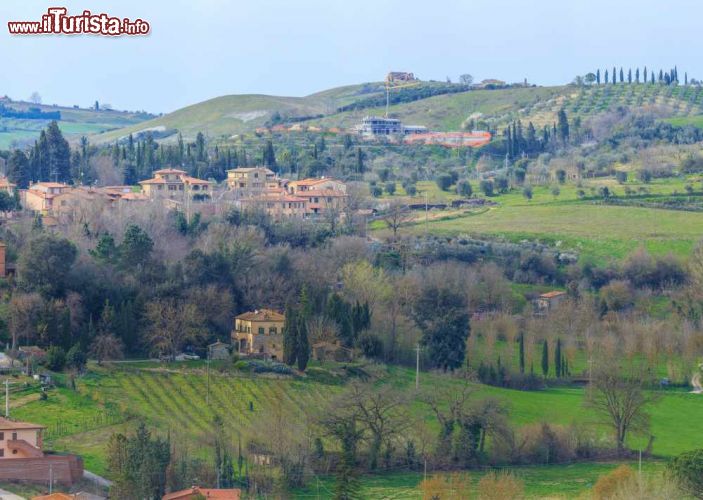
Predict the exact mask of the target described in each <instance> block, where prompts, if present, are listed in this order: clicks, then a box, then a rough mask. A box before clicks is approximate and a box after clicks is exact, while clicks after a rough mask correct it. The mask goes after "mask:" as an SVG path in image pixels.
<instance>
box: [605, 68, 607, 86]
mask: <svg viewBox="0 0 703 500" xmlns="http://www.w3.org/2000/svg"><path fill="white" fill-rule="evenodd" d="M605 83H608V70H607V69H606V70H605Z"/></svg>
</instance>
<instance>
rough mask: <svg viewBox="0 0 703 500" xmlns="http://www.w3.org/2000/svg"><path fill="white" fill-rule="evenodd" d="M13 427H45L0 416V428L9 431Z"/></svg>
mask: <svg viewBox="0 0 703 500" xmlns="http://www.w3.org/2000/svg"><path fill="white" fill-rule="evenodd" d="M13 429H46V427H45V426H43V425H39V424H31V423H29V422H15V421H14V420H10V419H9V418H5V417H0V430H2V431H11V430H13Z"/></svg>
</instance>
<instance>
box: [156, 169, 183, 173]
mask: <svg viewBox="0 0 703 500" xmlns="http://www.w3.org/2000/svg"><path fill="white" fill-rule="evenodd" d="M154 173H155V174H185V173H186V171H185V170H178V169H177V168H162V169H161V170H155V171H154Z"/></svg>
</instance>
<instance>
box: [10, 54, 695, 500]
mask: <svg viewBox="0 0 703 500" xmlns="http://www.w3.org/2000/svg"><path fill="white" fill-rule="evenodd" d="M618 69H620V68H618ZM645 71H646V70H645V69H644V68H642V71H641V72H640V69H639V68H635V69H634V70H622V69H621V70H620V71H615V70H614V69H611V68H608V69H607V70H595V71H593V72H588V73H586V74H585V75H580V76H578V77H576V78H575V79H574V81H573V82H572V83H570V84H568V85H563V86H558V87H542V86H539V85H536V84H528V83H527V81H523V82H520V83H515V84H508V83H506V82H504V81H501V80H497V79H493V78H491V79H484V80H482V81H481V82H480V83H473V78H472V77H470V75H466V74H464V75H461V76H460V77H459V79H458V83H452V82H451V81H448V82H437V81H422V80H420V79H419V78H418V77H417V76H416V75H415V74H414V73H410V72H398V71H391V72H389V73H388V75H387V76H386V77H385V79H384V81H383V82H380V83H376V84H360V85H356V86H349V87H343V88H340V89H330V90H328V91H325V92H323V93H322V94H325V95H328V96H329V95H334V96H336V97H335V100H334V105H327V106H322V105H321V104H319V103H320V102H322V101H318V100H317V99H322V98H321V97H319V96H318V97H313V96H309V97H308V98H299V100H296V101H295V102H296V105H297V106H298V107H297V108H295V110H294V109H293V108H292V107H291V105H289V101H285V100H278V101H277V102H278V104H277V106H278V107H270V108H267V111H266V113H264V114H263V115H261V116H258V115H257V117H256V118H252V119H251V120H239V119H237V120H230V121H228V120H227V119H224V118H222V119H221V120H220V121H218V122H211V121H207V120H212V119H213V118H212V115H210V114H207V116H208V118H207V120H206V121H207V122H206V121H198V120H195V119H193V118H192V117H193V116H196V115H194V114H192V113H193V110H192V109H190V110H188V109H186V110H178V111H175V112H174V113H171V114H168V115H164V116H159V117H154V116H150V117H149V118H150V119H149V120H146V121H139V122H138V123H125V124H123V127H121V128H119V129H116V130H106V131H103V130H96V131H94V132H95V133H94V134H86V135H84V136H79V137H73V136H70V135H69V134H64V133H63V131H62V124H61V123H60V121H61V120H59V121H58V122H56V121H53V120H45V118H46V117H45V116H43V115H41V114H39V115H37V117H36V119H37V120H40V121H41V123H42V125H43V128H41V129H40V132H39V135H38V136H37V138H36V140H35V141H30V143H25V144H24V145H23V144H22V143H21V142H16V143H14V147H12V148H10V149H7V150H3V151H0V171H1V173H2V174H3V175H2V177H1V178H0V212H1V216H0V241H1V242H2V244H0V290H1V291H2V293H1V294H0V341H1V342H0V344H1V345H2V346H4V348H3V349H0V350H2V355H0V371H1V372H2V374H3V380H6V381H7V384H6V385H5V389H6V399H5V401H6V405H7V406H6V411H5V417H4V418H0V489H7V490H9V491H15V490H17V491H23V492H25V493H24V494H25V496H28V497H34V498H91V499H94V498H163V499H180V498H184V499H185V498H192V499H195V498H233V499H239V498H262V497H274V498H306V497H310V496H313V495H314V496H316V498H345V499H346V498H380V497H384V498H385V497H394V498H396V497H397V498H417V497H422V498H442V499H443V498H469V497H471V498H474V497H476V498H541V497H558V498H572V497H580V498H634V497H637V498H687V497H688V496H690V497H692V498H694V497H696V495H698V494H699V492H700V490H699V489H696V488H700V482H699V481H698V480H699V477H700V476H699V471H701V469H700V466H701V465H700V463H701V462H700V458H699V456H700V450H701V449H703V441H701V438H700V436H703V428H701V425H703V424H701V421H700V419H698V418H696V416H697V415H698V414H699V413H700V411H701V410H702V409H703V399H702V398H701V397H700V391H701V387H700V377H701V356H702V355H703V352H701V346H703V324H702V322H701V318H702V317H703V316H702V315H701V307H700V304H701V300H700V299H701V293H703V292H702V291H701V286H702V283H703V271H702V269H703V266H701V262H703V251H702V250H701V247H700V244H699V240H700V237H701V234H702V233H703V213H702V212H703V203H702V200H703V149H702V145H703V131H702V130H701V124H702V123H703V122H702V121H701V120H700V117H701V116H702V114H701V113H702V112H703V111H702V109H703V108H701V107H700V106H701V105H702V103H701V99H703V93H702V92H701V88H700V84H699V83H698V81H697V80H695V79H694V78H689V76H688V74H687V73H683V74H680V73H679V70H678V69H677V68H676V67H675V66H674V67H672V68H671V69H670V70H668V71H666V72H664V71H658V72H656V73H655V72H652V71H651V69H650V70H649V71H648V72H646V73H645ZM601 75H602V77H601ZM618 75H619V76H618ZM640 75H641V77H640ZM611 77H612V78H611ZM652 79H653V80H652ZM229 97H230V98H227V99H225V98H223V99H219V100H216V102H215V103H214V104H213V103H212V102H209V101H206V102H204V103H201V104H197V105H195V106H196V107H201V108H204V109H210V107H211V106H215V107H218V109H219V108H224V107H227V109H226V111H227V113H229V114H230V115H231V114H232V113H235V114H236V113H251V109H252V108H251V107H250V106H249V104H250V102H248V103H247V106H244V105H242V102H243V100H244V99H245V97H243V96H229ZM256 99H260V100H263V101H264V104H261V102H258V101H257V102H258V104H257V106H258V105H261V107H262V108H263V107H266V106H272V105H271V104H270V102H271V101H269V100H267V99H266V96H264V97H260V96H259V97H256ZM225 103H226V106H225ZM15 104H16V102H14V101H4V102H3V105H4V106H7V107H10V108H11V107H12V106H14V105H15ZM238 106H239V107H238ZM3 109H5V108H3ZM23 109H24V108H23ZM63 109H64V108H62V111H61V113H62V115H61V119H63V116H64V114H65V113H66V112H67V111H63ZM83 111H85V110H83ZM103 112H105V111H104V110H103ZM218 112H219V111H218ZM42 113H44V111H42ZM105 113H107V112H105ZM189 113H190V114H189ZM238 116H244V115H238ZM249 116H250V115H247V117H249ZM251 116H253V115H251ZM144 118H146V117H144ZM26 119H30V120H31V119H34V118H26ZM84 119H85V118H84ZM154 127H163V129H158V130H157V129H155V128H154ZM213 131H215V132H213ZM0 144H2V143H0ZM623 406H628V407H631V408H632V411H631V412H625V413H626V414H623V412H621V411H620V409H621V408H622V407H623ZM683 428H686V429H689V432H686V433H682V432H681V429H683ZM640 464H641V467H642V469H641V470H642V472H640V469H639V467H640ZM691 471H693V472H691ZM643 478H644V479H643ZM697 481H698V482H697ZM633 491H637V492H638V493H637V494H635V496H634V497H633V496H632V495H633V493H632V492H633ZM57 492H60V493H57ZM359 492H363V493H359ZM496 492H498V493H496ZM0 495H2V494H1V493H0ZM52 495H53V496H52ZM57 495H63V496H57ZM403 495H405V496H403ZM451 495H455V496H451ZM456 495H458V496H456ZM496 495H498V496H496ZM617 495H621V496H617ZM638 495H639V496H638ZM687 495H688V496H687Z"/></svg>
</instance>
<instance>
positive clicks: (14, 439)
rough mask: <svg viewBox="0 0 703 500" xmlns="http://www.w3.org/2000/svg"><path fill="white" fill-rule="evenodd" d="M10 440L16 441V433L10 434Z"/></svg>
mask: <svg viewBox="0 0 703 500" xmlns="http://www.w3.org/2000/svg"><path fill="white" fill-rule="evenodd" d="M12 440H13V441H17V433H16V432H13V433H12Z"/></svg>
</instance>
